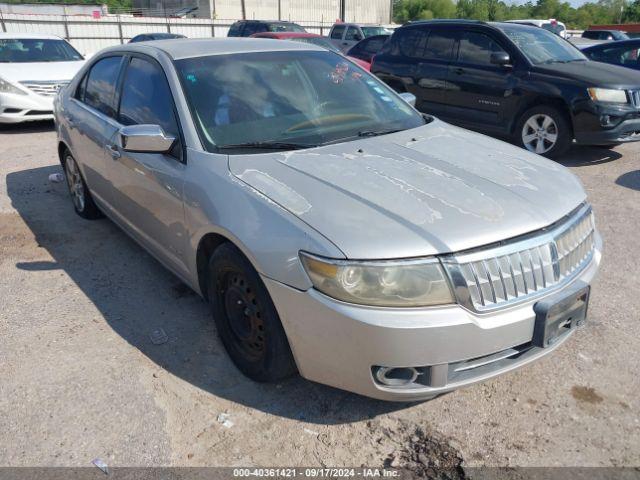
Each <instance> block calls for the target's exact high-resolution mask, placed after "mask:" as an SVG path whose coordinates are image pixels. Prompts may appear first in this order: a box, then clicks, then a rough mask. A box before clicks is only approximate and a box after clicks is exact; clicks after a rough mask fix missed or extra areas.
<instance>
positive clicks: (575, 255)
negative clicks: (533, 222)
mask: <svg viewBox="0 0 640 480" xmlns="http://www.w3.org/2000/svg"><path fill="white" fill-rule="evenodd" d="M594 249H595V224H594V220H593V213H592V212H591V208H590V207H588V206H586V205H585V206H583V207H582V208H581V209H580V210H579V211H578V212H577V213H576V214H575V215H574V216H572V217H571V218H570V219H569V220H568V221H566V222H563V223H562V224H560V225H558V226H555V227H553V228H551V229H547V230H544V231H542V232H541V233H540V234H539V235H534V236H532V237H529V238H527V239H525V240H520V241H515V242H513V243H510V244H506V245H500V246H498V247H494V248H491V249H487V250H477V251H474V252H471V253H461V254H455V255H451V256H448V257H446V258H443V264H444V265H445V267H446V269H447V272H448V274H449V276H450V278H451V280H452V283H453V285H454V287H455V290H456V294H457V295H458V301H459V302H460V303H461V304H463V305H465V306H467V307H469V308H472V309H474V310H478V311H481V310H489V309H492V308H498V307H501V306H504V305H507V304H510V303H513V302H516V301H520V300H523V299H528V298H530V297H532V296H535V295H539V294H542V293H544V292H546V291H548V290H550V289H552V288H554V287H555V286H557V285H559V284H561V283H563V282H565V281H567V280H568V279H570V278H572V277H573V276H575V275H576V274H577V273H579V271H581V270H582V269H583V268H584V267H585V266H586V265H587V263H588V262H589V261H590V260H591V257H592V256H593V251H594Z"/></svg>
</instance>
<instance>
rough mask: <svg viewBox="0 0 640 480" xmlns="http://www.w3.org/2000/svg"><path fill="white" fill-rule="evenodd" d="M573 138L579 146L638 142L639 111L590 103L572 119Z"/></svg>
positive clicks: (632, 108) (639, 132)
mask: <svg viewBox="0 0 640 480" xmlns="http://www.w3.org/2000/svg"><path fill="white" fill-rule="evenodd" d="M574 137H575V139H576V142H577V143H579V144H581V145H610V144H614V143H628V142H637V141H640V110H638V108H636V107H631V106H629V107H620V108H618V107H610V106H601V105H595V104H594V103H593V102H590V104H589V105H588V108H584V109H583V110H582V111H581V112H580V113H578V114H577V115H576V116H575V117H574Z"/></svg>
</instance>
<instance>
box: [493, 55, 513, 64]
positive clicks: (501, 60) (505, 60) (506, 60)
mask: <svg viewBox="0 0 640 480" xmlns="http://www.w3.org/2000/svg"><path fill="white" fill-rule="evenodd" d="M491 63H493V64H494V65H500V66H501V67H504V66H507V65H509V64H510V63H511V57H510V56H509V54H508V53H506V52H494V53H492V54H491Z"/></svg>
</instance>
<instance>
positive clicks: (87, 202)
mask: <svg viewBox="0 0 640 480" xmlns="http://www.w3.org/2000/svg"><path fill="white" fill-rule="evenodd" d="M62 158H63V159H64V161H63V167H64V176H65V178H66V180H67V187H68V189H69V195H70V196H71V201H72V202H73V208H74V210H75V211H76V213H77V214H78V215H80V216H81V217H82V218H85V219H87V220H96V219H98V218H102V217H103V216H104V215H103V214H102V212H101V211H100V209H99V208H98V206H97V205H96V204H95V202H94V201H93V197H92V196H91V192H90V191H89V187H87V184H86V182H85V181H84V178H82V172H81V171H80V168H79V167H78V163H77V162H76V160H75V158H73V155H71V153H70V152H69V150H65V152H64V155H63V157H62Z"/></svg>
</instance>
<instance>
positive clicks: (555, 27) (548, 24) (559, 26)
mask: <svg viewBox="0 0 640 480" xmlns="http://www.w3.org/2000/svg"><path fill="white" fill-rule="evenodd" d="M506 21H507V22H511V23H520V24H523V25H533V26H534V27H540V28H544V29H545V30H549V31H550V32H551V33H555V34H556V35H559V36H560V37H562V38H565V39H566V38H567V37H568V35H567V26H566V25H565V24H564V23H562V22H559V21H558V20H556V19H555V18H550V19H549V20H536V19H530V20H506Z"/></svg>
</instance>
